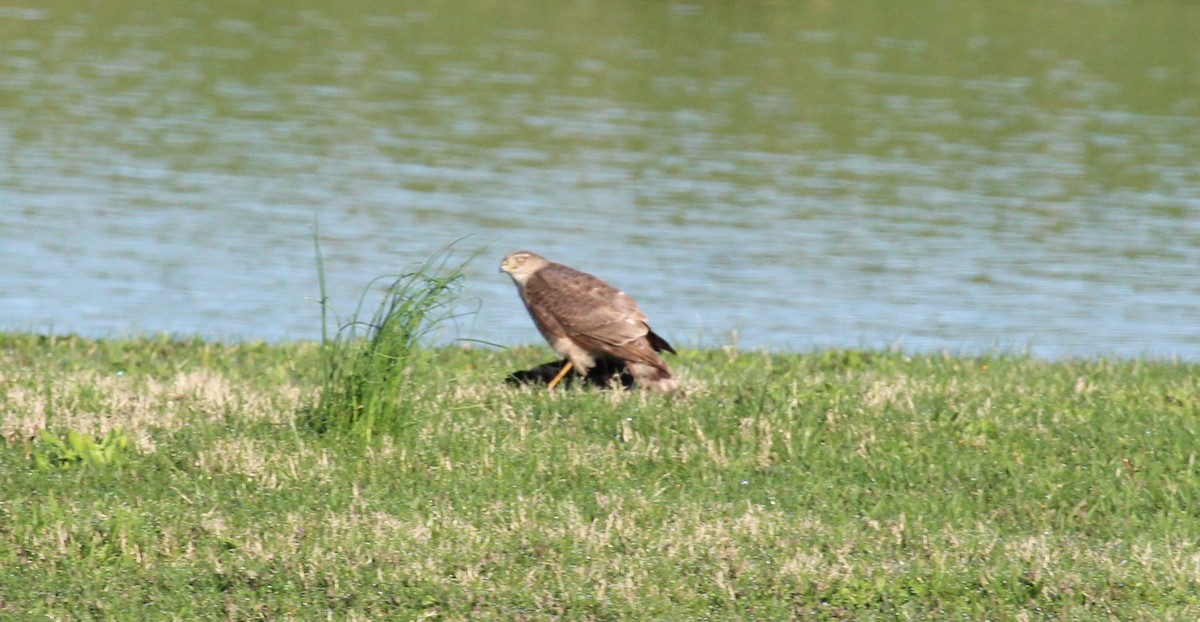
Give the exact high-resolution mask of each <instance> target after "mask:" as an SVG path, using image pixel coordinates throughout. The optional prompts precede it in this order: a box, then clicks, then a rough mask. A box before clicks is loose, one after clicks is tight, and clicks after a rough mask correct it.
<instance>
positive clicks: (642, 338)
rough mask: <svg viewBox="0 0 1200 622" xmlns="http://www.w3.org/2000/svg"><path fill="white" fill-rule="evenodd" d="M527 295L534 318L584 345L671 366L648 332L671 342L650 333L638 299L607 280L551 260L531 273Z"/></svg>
mask: <svg viewBox="0 0 1200 622" xmlns="http://www.w3.org/2000/svg"><path fill="white" fill-rule="evenodd" d="M522 296H523V297H524V299H525V304H526V305H527V306H528V307H529V311H530V314H532V315H533V316H534V320H535V321H537V322H538V323H540V324H543V325H545V326H546V327H547V328H550V327H554V328H557V329H560V330H561V332H562V334H563V336H565V337H567V338H568V339H570V340H572V341H574V342H575V343H576V345H578V346H579V347H581V348H583V349H585V350H588V351H590V352H603V353H605V354H608V355H610V356H615V357H617V358H620V359H623V360H632V361H637V362H641V363H646V364H648V365H652V366H654V367H657V368H660V369H664V370H665V369H666V365H665V364H664V363H663V361H662V359H660V358H659V357H658V355H657V354H655V353H654V348H653V347H652V345H651V339H648V338H647V336H648V335H653V341H654V343H662V344H664V345H666V341H664V340H663V339H662V338H661V337H659V336H658V335H655V334H654V333H652V332H651V331H650V327H649V326H648V325H647V324H646V316H645V315H643V314H642V312H641V310H640V309H638V307H637V303H635V302H634V301H633V298H630V297H629V295H628V294H626V293H625V292H623V291H621V290H619V289H617V288H615V287H613V286H611V285H609V284H608V283H605V282H604V281H601V280H600V279H598V278H596V277H594V276H592V275H590V274H588V273H586V272H580V271H579V270H575V269H574V268H568V267H567V266H564V265H561V264H554V263H552V264H550V265H548V266H546V267H544V268H542V269H541V270H538V271H537V272H535V273H533V274H532V275H531V276H530V277H529V279H528V280H527V281H526V282H525V287H524V288H523V291H522ZM554 332H559V331H558V330H556V331H554ZM669 348H670V346H669V345H668V346H667V348H662V349H669Z"/></svg>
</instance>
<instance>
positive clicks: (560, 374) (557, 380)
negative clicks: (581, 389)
mask: <svg viewBox="0 0 1200 622" xmlns="http://www.w3.org/2000/svg"><path fill="white" fill-rule="evenodd" d="M574 366H575V365H574V364H573V363H571V361H567V364H566V365H563V368H562V370H561V371H559V372H558V375H557V376H555V377H554V380H551V381H550V384H549V386H548V387H547V388H548V389H549V390H551V391H553V390H554V387H557V386H558V383H560V382H562V379H563V378H565V377H566V376H567V372H569V371H571V368H572V367H574Z"/></svg>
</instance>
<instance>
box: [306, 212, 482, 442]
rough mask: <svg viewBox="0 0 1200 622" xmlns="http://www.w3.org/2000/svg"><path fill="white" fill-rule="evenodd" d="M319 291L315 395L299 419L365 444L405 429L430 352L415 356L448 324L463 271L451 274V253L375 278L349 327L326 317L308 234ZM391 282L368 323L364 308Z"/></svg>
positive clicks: (320, 270) (321, 270)
mask: <svg viewBox="0 0 1200 622" xmlns="http://www.w3.org/2000/svg"><path fill="white" fill-rule="evenodd" d="M313 245H314V250H315V253H316V258H317V275H318V281H319V283H320V287H321V299H320V300H319V302H320V304H321V322H322V331H321V390H320V392H319V393H318V394H317V395H318V397H317V399H316V400H315V404H314V405H313V407H312V408H311V409H310V410H309V411H308V412H306V413H305V416H304V417H302V420H303V421H304V423H305V424H306V425H307V426H308V427H310V428H312V429H314V430H317V431H321V432H350V433H353V434H355V435H357V436H360V437H362V438H363V439H366V440H368V441H369V440H370V439H372V438H373V437H374V436H376V435H378V434H387V433H392V432H397V431H398V430H399V429H400V428H401V427H404V426H408V425H411V424H412V419H413V416H414V414H415V410H414V404H413V399H412V398H413V397H414V396H416V395H418V394H419V389H418V388H419V387H420V386H422V385H424V384H426V383H427V377H426V371H427V370H429V369H431V368H432V365H431V364H430V363H431V361H430V360H429V358H428V357H429V356H430V352H429V350H427V349H423V348H421V342H422V340H423V339H427V338H428V337H429V336H430V334H431V333H432V332H434V331H435V330H437V328H438V327H439V325H440V324H443V323H446V322H448V321H452V320H454V319H455V317H456V316H455V315H454V311H453V306H454V304H455V303H456V301H457V298H458V292H459V290H460V289H461V285H462V279H463V270H464V269H465V268H466V263H462V264H459V265H457V266H450V265H449V261H450V250H451V249H450V247H447V248H445V249H443V250H442V251H441V252H440V253H437V254H435V255H434V256H433V257H431V258H430V259H429V260H427V261H426V262H425V263H423V264H421V265H419V266H416V267H415V268H413V269H412V270H410V271H408V272H405V273H402V274H398V275H389V276H384V277H379V278H376V279H375V280H374V281H372V282H371V283H370V285H368V286H367V288H366V289H365V290H364V292H363V294H362V297H361V298H360V300H359V303H358V307H357V309H356V310H355V311H354V313H353V314H352V315H351V316H350V317H349V319H347V320H345V321H344V322H343V320H342V319H341V318H339V317H337V314H336V313H334V312H333V310H332V308H331V305H330V303H329V300H328V298H327V296H326V287H325V266H324V261H323V260H322V258H321V248H320V241H319V239H318V237H317V234H316V232H315V230H314V232H313ZM381 281H390V284H389V285H388V287H387V288H386V290H385V291H384V292H383V293H382V296H381V299H380V301H379V303H378V305H377V306H376V308H375V311H374V313H373V314H372V315H371V316H370V318H366V316H365V314H364V305H365V304H366V301H367V299H368V298H369V297H370V296H371V294H372V293H373V292H372V290H373V289H374V288H373V286H374V285H376V284H377V283H379V282H381Z"/></svg>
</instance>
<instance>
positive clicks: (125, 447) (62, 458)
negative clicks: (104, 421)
mask: <svg viewBox="0 0 1200 622" xmlns="http://www.w3.org/2000/svg"><path fill="white" fill-rule="evenodd" d="M39 436H40V438H41V441H42V442H41V445H40V446H39V447H37V448H36V449H35V450H34V453H33V462H34V466H36V467H37V468H38V469H41V470H48V469H72V468H79V467H100V466H112V465H120V464H122V463H124V462H125V461H126V460H127V459H128V458H130V457H131V456H133V455H134V453H135V450H134V448H133V442H132V441H130V440H129V436H127V435H126V434H125V433H124V432H123V431H121V430H118V429H113V430H109V432H108V434H105V435H104V438H102V439H100V440H99V441H97V440H94V439H93V438H92V437H90V436H87V435H85V434H81V433H80V432H78V431H76V430H68V431H67V435H66V439H65V440H64V439H62V438H59V437H57V436H55V435H54V434H52V433H50V432H49V431H48V430H42V432H41V434H40V435H39Z"/></svg>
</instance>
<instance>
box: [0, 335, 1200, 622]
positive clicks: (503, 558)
mask: <svg viewBox="0 0 1200 622" xmlns="http://www.w3.org/2000/svg"><path fill="white" fill-rule="evenodd" d="M427 354H428V355H429V356H428V357H421V358H420V360H421V361H422V364H423V365H428V366H429V369H428V370H427V371H428V373H426V374H424V376H423V378H424V380H423V382H421V383H420V384H418V385H411V386H409V387H408V389H407V390H410V391H412V392H413V394H412V395H409V396H407V398H406V399H407V403H408V404H409V405H410V406H411V410H412V416H411V421H409V422H408V423H407V424H406V425H403V426H400V427H399V428H398V429H397V430H395V431H394V432H393V433H391V434H388V435H383V436H380V437H378V438H374V439H372V440H370V441H364V440H363V439H362V438H361V437H359V436H354V435H347V434H331V433H318V432H316V431H314V430H313V429H311V428H309V427H306V426H304V425H302V424H298V423H297V422H298V421H299V422H302V421H303V420H304V417H305V414H306V413H307V412H309V409H310V408H312V406H313V403H314V393H315V391H316V388H317V387H318V386H319V384H320V362H319V361H318V358H317V357H318V347H317V346H315V345H312V344H294V345H283V346H265V345H240V346H226V345H219V344H213V343H205V342H201V341H175V340H166V339H163V340H160V339H131V340H104V341H93V340H85V339H76V338H60V339H43V338H38V337H33V336H21V335H4V336H0V434H2V435H3V443H0V469H2V471H0V472H3V473H4V477H3V479H2V480H0V617H2V618H5V619H47V618H49V619H64V620H79V619H104V620H111V619H172V618H174V619H188V620H193V619H226V618H228V619H291V618H297V619H300V618H305V619H326V618H327V617H331V618H332V619H339V620H353V619H359V620H368V619H382V618H392V619H416V618H422V617H424V618H436V619H449V620H465V619H488V618H491V619H557V618H565V619H681V620H682V619H687V620H692V619H705V618H707V619H786V618H789V617H792V618H805V619H829V620H836V619H930V618H943V619H950V618H953V619H984V618H990V619H1010V620H1024V619H1055V620H1057V619H1120V620H1162V619H1180V620H1182V619H1195V618H1196V617H1197V615H1198V614H1200V589H1198V587H1200V483H1198V482H1200V480H1198V478H1197V474H1198V471H1200V465H1198V464H1197V461H1196V454H1197V450H1198V449H1197V447H1198V446H1197V442H1196V440H1197V436H1196V434H1197V428H1198V427H1200V383H1198V381H1197V372H1198V371H1200V368H1198V367H1197V366H1196V365H1185V364H1174V363H1159V362H1144V361H1131V362H1114V361H1087V362H1082V361H1081V362H1063V363H1050V362H1044V361H1037V360H1031V359H1027V358H1021V357H1003V356H997V357H984V358H965V357H952V356H913V357H909V356H905V355H902V354H893V353H869V352H841V351H840V352H821V353H813V354H797V355H770V356H769V355H764V354H755V353H745V352H735V351H725V350H721V349H716V350H711V351H703V352H695V351H693V352H687V351H685V352H684V353H683V354H682V356H680V357H678V358H675V359H673V361H672V364H673V365H674V366H675V367H677V368H678V369H679V370H680V372H681V374H680V375H681V376H682V384H683V385H684V387H685V391H684V392H685V396H684V397H682V398H675V399H663V398H658V397H654V396H647V395H642V394H640V393H627V392H617V393H612V392H602V391H596V390H568V391H562V392H559V393H557V394H552V395H551V394H547V393H545V392H544V391H542V390H535V389H530V388H513V387H509V386H506V385H505V384H504V382H503V377H504V375H505V374H506V373H507V372H509V371H512V370H515V369H520V368H525V367H531V366H533V365H535V364H537V363H541V362H545V360H546V359H547V358H548V352H547V350H546V349H544V348H528V349H517V350H512V351H494V350H485V349H479V348H476V349H460V348H450V349H445V350H439V351H436V352H429V353H427ZM43 430H47V431H49V434H43V433H42V432H43ZM71 432H74V434H71ZM120 439H124V440H123V441H120ZM118 445H120V446H119V447H118Z"/></svg>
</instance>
